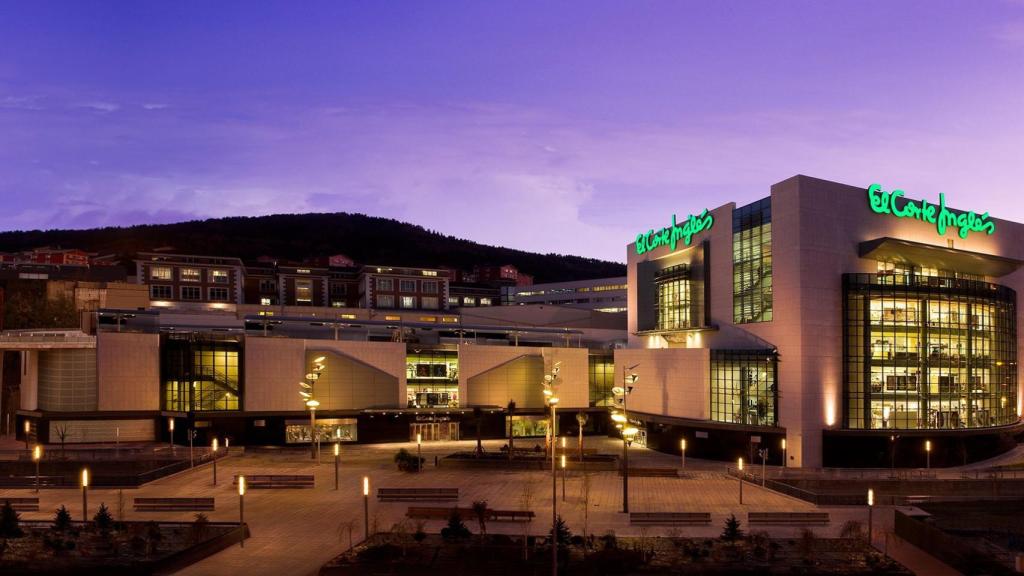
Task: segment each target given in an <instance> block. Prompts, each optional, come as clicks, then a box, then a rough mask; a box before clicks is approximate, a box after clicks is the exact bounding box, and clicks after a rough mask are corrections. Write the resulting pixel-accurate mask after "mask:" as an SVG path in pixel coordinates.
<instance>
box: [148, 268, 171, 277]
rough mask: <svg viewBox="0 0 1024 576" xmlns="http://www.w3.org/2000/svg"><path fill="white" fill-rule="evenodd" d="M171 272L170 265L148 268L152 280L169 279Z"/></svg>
mask: <svg viewBox="0 0 1024 576" xmlns="http://www.w3.org/2000/svg"><path fill="white" fill-rule="evenodd" d="M171 274H172V271H171V267H170V266H153V267H152V268H150V270H149V277H150V278H152V279H153V280H170V279H171Z"/></svg>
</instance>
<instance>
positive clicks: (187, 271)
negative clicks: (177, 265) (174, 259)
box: [178, 268, 203, 282]
mask: <svg viewBox="0 0 1024 576" xmlns="http://www.w3.org/2000/svg"><path fill="white" fill-rule="evenodd" d="M178 275H179V276H181V281H182V282H202V281H203V273H202V271H201V270H199V268H181V269H179V270H178Z"/></svg>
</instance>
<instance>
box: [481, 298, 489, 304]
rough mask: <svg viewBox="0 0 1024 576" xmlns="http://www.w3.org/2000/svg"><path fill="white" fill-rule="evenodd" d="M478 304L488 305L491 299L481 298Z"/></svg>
mask: <svg viewBox="0 0 1024 576" xmlns="http://www.w3.org/2000/svg"><path fill="white" fill-rule="evenodd" d="M480 305H481V306H490V305H491V299H490V298H481V299H480Z"/></svg>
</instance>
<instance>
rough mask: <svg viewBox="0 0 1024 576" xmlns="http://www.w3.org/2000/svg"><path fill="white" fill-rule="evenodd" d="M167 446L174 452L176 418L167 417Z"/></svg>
mask: <svg viewBox="0 0 1024 576" xmlns="http://www.w3.org/2000/svg"><path fill="white" fill-rule="evenodd" d="M167 448H168V449H170V451H171V454H174V418H168V419H167Z"/></svg>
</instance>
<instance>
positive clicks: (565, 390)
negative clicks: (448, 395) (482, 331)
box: [459, 345, 589, 409]
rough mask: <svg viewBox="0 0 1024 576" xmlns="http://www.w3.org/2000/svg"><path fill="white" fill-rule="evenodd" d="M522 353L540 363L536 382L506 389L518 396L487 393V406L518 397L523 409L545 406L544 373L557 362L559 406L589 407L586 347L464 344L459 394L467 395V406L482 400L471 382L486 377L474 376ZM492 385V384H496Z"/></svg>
mask: <svg viewBox="0 0 1024 576" xmlns="http://www.w3.org/2000/svg"><path fill="white" fill-rule="evenodd" d="M523 356H527V357H531V358H534V359H536V361H539V362H540V365H541V366H542V368H541V372H540V374H539V375H538V376H537V377H536V381H535V382H533V383H530V382H526V383H524V384H523V386H524V387H523V388H520V387H518V386H519V385H516V387H513V388H510V389H508V391H506V392H505V394H506V395H508V394H511V393H514V394H517V395H518V396H519V397H516V396H510V397H507V398H504V399H500V398H498V397H497V396H495V395H494V394H497V392H496V391H495V392H494V393H492V394H489V395H488V396H486V398H487V404H488V405H495V406H506V405H507V404H508V401H509V400H515V401H516V406H517V407H518V408H520V409H524V408H525V409H534V408H544V401H543V396H542V390H543V385H542V380H543V378H544V374H547V373H549V372H550V371H551V370H552V368H553V367H554V365H555V362H561V365H560V366H559V379H560V382H559V385H558V396H559V405H558V406H559V408H586V407H587V405H588V403H589V402H588V401H589V375H588V365H587V350H586V349H585V348H538V347H527V346H478V345H461V346H459V397H460V398H466V399H467V405H471V404H472V403H473V402H474V401H480V402H482V401H483V400H481V398H483V396H481V395H480V394H478V393H475V392H472V391H470V385H471V383H472V382H478V383H483V382H485V380H474V379H475V378H476V377H477V376H480V375H482V374H484V373H485V372H488V371H490V370H493V369H495V368H497V367H499V366H502V365H504V364H506V363H508V362H510V361H512V360H515V359H517V358H520V357H523ZM486 382H490V381H486ZM489 385H493V383H492V384H489ZM531 387H532V388H531ZM534 391H536V394H534Z"/></svg>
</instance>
